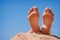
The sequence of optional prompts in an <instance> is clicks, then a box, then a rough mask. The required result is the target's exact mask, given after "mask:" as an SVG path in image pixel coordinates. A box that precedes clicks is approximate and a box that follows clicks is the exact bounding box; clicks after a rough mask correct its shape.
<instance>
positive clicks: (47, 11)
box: [44, 7, 54, 16]
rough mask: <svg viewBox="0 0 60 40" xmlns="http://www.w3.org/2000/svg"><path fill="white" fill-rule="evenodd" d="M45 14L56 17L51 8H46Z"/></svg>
mask: <svg viewBox="0 0 60 40" xmlns="http://www.w3.org/2000/svg"><path fill="white" fill-rule="evenodd" d="M44 12H45V13H47V14H50V15H51V16H54V14H53V12H52V10H51V9H50V8H48V7H47V8H45V10H44Z"/></svg>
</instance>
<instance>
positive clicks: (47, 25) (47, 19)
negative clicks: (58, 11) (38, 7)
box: [42, 8, 54, 34]
mask: <svg viewBox="0 0 60 40" xmlns="http://www.w3.org/2000/svg"><path fill="white" fill-rule="evenodd" d="M53 20H54V14H53V12H52V10H51V9H50V8H46V9H45V10H44V14H43V25H42V33H44V34H49V32H50V29H51V26H52V22H53Z"/></svg>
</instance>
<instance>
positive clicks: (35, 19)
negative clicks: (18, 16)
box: [28, 6, 40, 32]
mask: <svg viewBox="0 0 60 40" xmlns="http://www.w3.org/2000/svg"><path fill="white" fill-rule="evenodd" d="M28 19H29V22H30V25H31V28H32V31H33V32H40V28H39V12H38V8H37V7H36V6H34V7H33V8H31V9H30V11H29V13H28Z"/></svg>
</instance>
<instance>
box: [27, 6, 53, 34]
mask: <svg viewBox="0 0 60 40" xmlns="http://www.w3.org/2000/svg"><path fill="white" fill-rule="evenodd" d="M39 16H40V15H39V12H38V8H37V7H36V6H34V7H33V8H31V9H30V11H29V13H28V19H29V22H30V25H31V28H32V31H33V32H40V31H41V32H42V33H44V34H49V32H50V29H51V26H52V22H53V20H54V14H53V12H52V11H51V9H50V8H46V9H45V10H44V13H43V24H42V30H40V26H39Z"/></svg>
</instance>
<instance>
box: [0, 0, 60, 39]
mask: <svg viewBox="0 0 60 40" xmlns="http://www.w3.org/2000/svg"><path fill="white" fill-rule="evenodd" d="M0 5H1V6H0V11H1V12H0V24H1V25H0V40H9V39H10V38H12V37H13V36H14V35H16V34H17V33H21V32H27V31H29V30H30V29H31V28H30V24H29V21H28V11H29V10H30V8H31V7H33V6H37V7H38V9H39V13H40V22H39V23H40V28H42V27H41V26H42V15H43V11H44V9H45V8H46V7H49V8H51V9H52V10H53V12H54V22H53V25H52V28H51V32H52V34H54V35H56V36H58V37H60V1H59V0H0Z"/></svg>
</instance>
